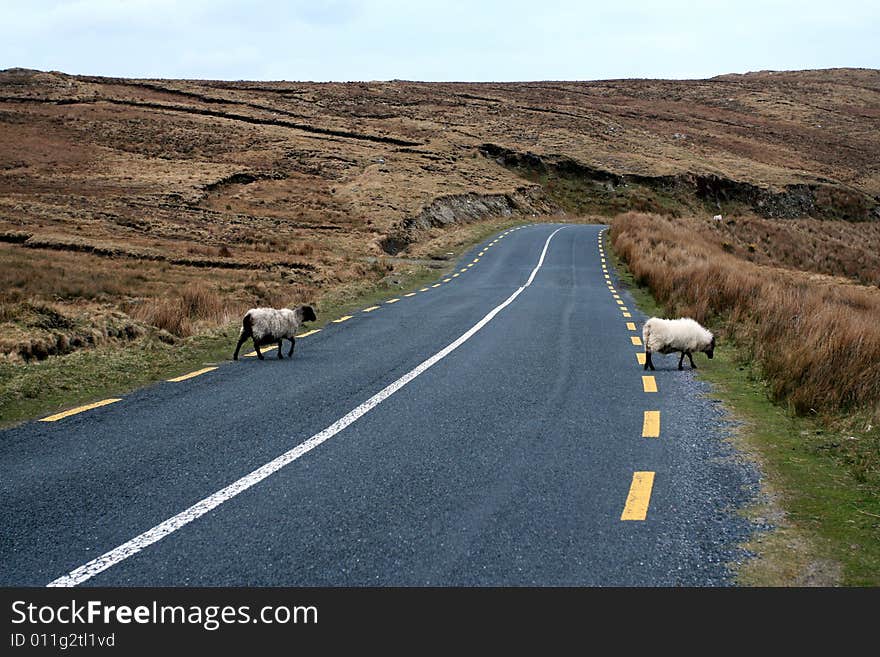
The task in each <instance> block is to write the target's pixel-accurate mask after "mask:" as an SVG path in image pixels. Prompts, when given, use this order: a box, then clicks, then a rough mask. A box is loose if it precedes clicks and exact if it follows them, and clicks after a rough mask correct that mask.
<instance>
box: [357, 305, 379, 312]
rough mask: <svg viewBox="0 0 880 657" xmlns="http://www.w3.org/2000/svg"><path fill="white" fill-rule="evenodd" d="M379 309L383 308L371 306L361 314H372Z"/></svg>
mask: <svg viewBox="0 0 880 657" xmlns="http://www.w3.org/2000/svg"><path fill="white" fill-rule="evenodd" d="M379 308H381V306H370V307H369V308H364V309H363V310H362V311H361V312H363V313H371V312H373V311H374V310H379Z"/></svg>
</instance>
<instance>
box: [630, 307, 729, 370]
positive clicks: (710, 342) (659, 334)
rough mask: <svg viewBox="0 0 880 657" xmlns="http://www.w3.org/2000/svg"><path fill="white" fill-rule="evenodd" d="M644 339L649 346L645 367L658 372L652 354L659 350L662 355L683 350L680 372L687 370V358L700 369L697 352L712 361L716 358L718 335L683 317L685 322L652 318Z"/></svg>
mask: <svg viewBox="0 0 880 657" xmlns="http://www.w3.org/2000/svg"><path fill="white" fill-rule="evenodd" d="M642 338H643V340H644V343H645V367H644V369H648V368H649V367H650V368H651V369H652V370H653V369H654V362H653V361H652V359H651V354H652V353H653V352H655V351H657V352H660V353H661V354H669V353H672V352H673V351H680V352H681V358H679V359H678V369H680V370H682V369H684V367H683V366H682V363H683V362H684V357H685V356H687V357H688V360H689V361H690V362H691V368H694V369H695V368H696V367H697V366H696V365H695V364H694V358H693V356H691V354H692V353H693V352H695V351H702V352H703V353H705V354H706V355H707V356H708V357H709V358H712V357H713V356H714V355H715V336H713V335H712V333H711V332H710V331H708V330H706V329H705V328H703V327H702V326H700V325H699V324H698V323H697V322H695V321H694V320H692V319H690V318H688V317H683V318H681V319H660V318H659V317H652V318H651V319H649V320H648V321H647V322H645V325H644V326H643V327H642Z"/></svg>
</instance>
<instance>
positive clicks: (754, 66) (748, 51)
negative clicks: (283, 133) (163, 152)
mask: <svg viewBox="0 0 880 657" xmlns="http://www.w3.org/2000/svg"><path fill="white" fill-rule="evenodd" d="M841 66H847V67H858V68H880V2H878V0H823V1H822V2H817V1H814V0H732V1H727V0H707V1H703V2H699V1H683V0H656V1H648V0H618V1H615V0H603V1H602V2H592V1H581V2H578V1H575V0H527V1H521V0H499V1H495V0H487V1H485V2H481V1H479V0H471V1H462V0H445V1H443V2H419V1H418V0H329V1H326V2H321V1H320V0H290V1H288V2H282V1H277V2H271V1H269V0H254V1H253V2H244V1H241V0H69V1H61V0H0V69H5V68H12V67H23V68H35V69H41V70H56V71H63V72H65V73H74V74H84V75H106V76H117V77H139V78H190V79H193V78H197V79H223V80H293V81H305V80H315V81H329V80H334V81H345V80H391V79H403V80H426V81H450V80H463V81H475V82H485V81H499V82H506V81H517V80H598V79H612V78H675V79H682V78H706V77H711V76H714V75H720V74H723V73H745V72H747V71H758V70H764V69H771V70H795V69H808V68H832V67H841Z"/></svg>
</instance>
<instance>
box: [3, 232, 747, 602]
mask: <svg viewBox="0 0 880 657" xmlns="http://www.w3.org/2000/svg"><path fill="white" fill-rule="evenodd" d="M605 230H606V227H604V226H588V225H563V224H557V225H551V224H536V225H529V226H522V227H520V228H517V229H512V230H509V231H505V232H504V233H501V234H499V235H496V236H494V237H492V238H489V239H487V240H486V241H485V242H483V243H481V244H480V245H478V246H477V247H475V248H473V249H472V250H471V251H469V252H468V253H467V254H466V255H465V256H464V257H463V258H462V259H461V261H460V262H459V263H458V265H457V266H456V268H455V270H454V274H457V276H453V275H449V276H446V277H444V278H442V279H439V280H438V281H437V282H436V283H434V284H429V285H427V286H425V287H424V288H420V289H416V290H412V291H406V295H404V294H401V295H400V296H399V297H397V300H396V301H395V300H394V299H393V298H389V299H387V300H384V301H383V302H381V303H378V304H376V306H375V307H367V308H364V309H360V310H358V311H357V312H354V313H352V315H351V316H350V318H348V319H343V318H333V319H343V321H338V322H329V323H327V325H326V326H325V327H323V329H322V330H321V331H319V332H316V333H311V334H309V335H306V336H305V337H302V338H300V339H299V340H298V341H297V347H296V354H295V356H294V358H293V360H288V359H284V360H277V359H276V357H275V355H276V351H275V349H274V348H272V349H269V350H266V360H264V361H259V360H257V359H256V358H253V357H248V358H243V359H242V360H239V361H237V362H232V361H228V362H225V363H219V364H217V367H216V369H210V370H207V371H204V372H201V373H199V374H197V375H195V376H191V377H189V378H184V379H181V380H178V381H166V382H161V383H158V384H155V385H152V386H149V387H147V388H144V389H140V390H137V391H134V392H132V393H130V394H127V395H124V396H122V397H121V398H120V399H119V400H118V401H116V402H113V403H108V404H105V405H102V406H98V407H94V408H91V409H88V410H83V411H81V412H76V413H73V414H70V415H67V416H65V417H62V418H60V419H57V420H55V421H33V422H28V423H25V424H22V425H19V426H17V427H14V428H11V429H8V430H6V431H3V432H0V493H2V520H3V535H2V543H0V563H2V567H0V584H4V585H13V586H21V585H26V586H44V585H53V586H73V585H86V586H239V585H248V586H314V585H320V586H334V587H337V586H410V585H419V586H423V585H427V586H436V585H439V586H447V585H455V586H483V585H499V586H512V585H516V586H519V585H527V586H551V585H552V586H606V585H615V586H667V585H688V586H706V585H709V586H718V585H725V584H730V583H731V582H732V576H731V571H730V570H729V568H728V564H729V563H731V562H735V561H738V560H741V559H743V558H745V555H744V553H743V552H742V551H741V550H740V549H739V548H738V547H737V543H738V542H740V541H742V540H744V539H745V538H747V537H748V534H749V525H748V523H747V522H746V521H745V520H743V519H742V518H741V517H740V516H739V515H737V513H736V511H737V509H738V508H741V507H742V506H744V505H745V504H747V503H748V501H749V500H750V499H751V497H752V496H753V495H754V493H755V490H756V481H757V480H756V476H755V474H754V473H753V471H752V469H751V468H750V467H749V466H747V465H746V464H744V463H742V462H741V461H740V460H738V459H737V458H736V454H735V453H734V452H733V450H732V448H731V447H730V445H729V444H728V443H727V442H726V441H725V438H726V436H727V434H728V431H729V425H728V424H727V423H726V420H725V418H724V417H723V415H722V411H721V409H720V408H719V407H718V405H717V404H716V403H715V402H714V401H713V400H711V399H710V398H708V397H707V396H706V393H707V392H709V389H708V387H707V386H706V385H705V384H703V383H701V382H700V381H699V380H698V379H697V378H696V377H695V374H694V373H693V372H691V371H689V370H687V369H686V370H685V371H684V372H679V371H678V370H677V368H676V366H677V358H676V357H675V356H668V357H665V358H664V357H657V358H656V359H655V363H656V365H657V371H656V372H652V373H650V374H652V375H653V378H649V379H644V378H643V375H645V374H647V373H645V372H643V370H642V367H641V365H639V363H638V361H637V354H638V353H639V352H640V351H641V350H642V347H641V346H639V345H638V344H635V343H636V342H637V338H639V337H640V335H641V324H642V322H643V321H644V319H646V318H645V317H644V316H643V315H642V314H641V313H640V312H639V311H638V309H637V308H636V307H635V306H634V304H633V301H632V299H631V297H630V296H629V295H628V293H627V291H626V290H625V289H623V287H622V286H621V285H620V284H619V282H618V279H617V275H616V274H615V272H614V270H613V268H612V267H611V266H610V265H608V264H607V263H605V262H603V259H604V258H605V253H604V251H603V250H602V240H603V235H604V232H603V231H605ZM603 266H604V268H605V269H603ZM606 274H607V275H606ZM318 312H319V313H320V309H318ZM307 329H308V327H306V328H305V329H304V332H305V331H306V330H307ZM233 347H234V345H233V344H230V346H229V349H230V353H231V352H232V349H233ZM286 347H287V345H285V351H286ZM247 351H249V349H248V350H247ZM701 359H702V360H701ZM696 360H697V365H698V366H699V365H701V364H704V363H705V362H706V361H705V359H704V358H703V356H702V355H698V356H697V357H696Z"/></svg>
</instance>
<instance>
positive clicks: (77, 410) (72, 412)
mask: <svg viewBox="0 0 880 657" xmlns="http://www.w3.org/2000/svg"><path fill="white" fill-rule="evenodd" d="M118 401H122V400H121V399H120V398H113V399H102V400H101V401H98V402H95V403H94V404H86V405H85V406H77V407H76V408H71V409H70V410H67V411H62V412H61V413H55V415H50V416H48V417H44V418H42V419H41V420H40V422H57V421H58V420H63V419H64V418H66V417H70V416H71V415H76V414H77V413H82V412H84V411H90V410H92V409H93V408H99V407H101V406H106V405H107V404H112V403H114V402H118Z"/></svg>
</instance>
